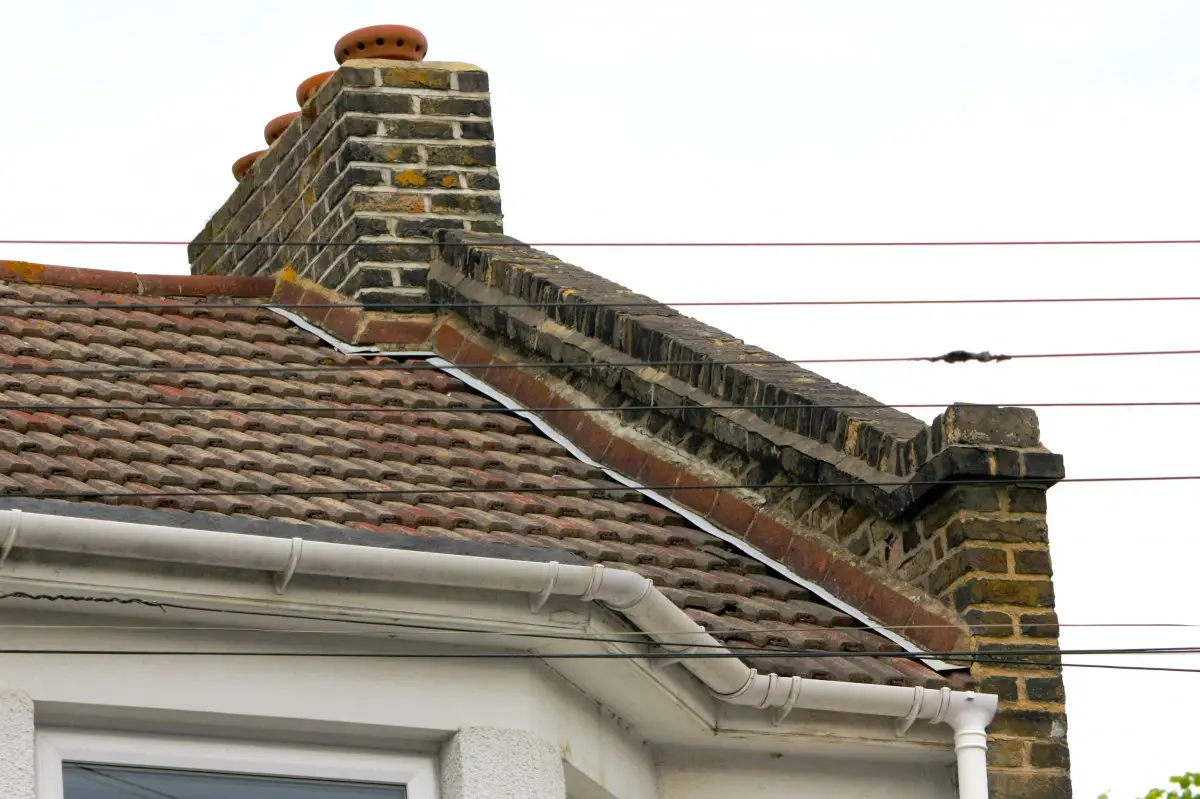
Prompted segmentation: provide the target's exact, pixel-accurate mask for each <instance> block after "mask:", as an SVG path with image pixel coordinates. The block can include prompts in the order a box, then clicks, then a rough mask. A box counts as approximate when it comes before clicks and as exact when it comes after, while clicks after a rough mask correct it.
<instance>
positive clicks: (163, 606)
mask: <svg viewBox="0 0 1200 799" xmlns="http://www.w3.org/2000/svg"><path fill="white" fill-rule="evenodd" d="M0 599H27V600H42V601H51V602H57V601H66V602H84V603H87V602H97V603H105V604H109V603H111V604H122V605H143V606H146V607H149V608H155V609H158V610H162V611H164V612H166V611H167V610H168V609H172V610H187V611H202V612H205V613H216V614H221V615H236V616H260V617H269V618H281V619H293V620H295V619H299V620H308V621H323V622H337V623H343V624H352V625H354V626H357V627H363V626H366V627H384V628H400V629H408V630H413V631H416V632H420V633H422V634H425V633H430V632H436V633H440V634H446V633H460V634H463V635H478V634H488V635H497V636H507V637H512V638H524V639H544V640H577V641H587V642H591V643H622V644H623V643H648V642H646V641H629V640H627V639H624V638H613V637H612V635H613V634H607V635H605V636H593V635H587V634H583V635H581V634H576V633H547V632H522V633H513V632H507V631H496V630H478V629H467V628H464V629H457V630H446V629H445V628H444V627H442V626H437V627H435V626H432V625H422V624H414V623H406V622H396V621H379V620H371V619H360V620H348V619H345V618H328V617H323V616H315V615H309V614H298V613H282V612H279V611H256V610H246V609H232V608H207V607H202V606H198V605H186V604H180V603H173V602H159V601H156V600H147V599H141V598H136V597H91V596H72V595H62V594H29V593H26V592H23V591H14V592H10V593H5V594H0ZM45 626H46V627H47V628H50V627H52V625H45ZM912 626H927V625H912ZM1061 626H1083V627H1088V626H1107V625H1061ZM1112 626H1121V627H1123V626H1128V625H1124V624H1118V625H1112ZM1132 626H1136V627H1145V626H1158V625H1139V624H1135V625H1132ZM1167 626H1188V627H1194V626H1200V625H1167ZM189 629H193V630H195V628H189ZM220 629H222V630H225V631H230V630H237V629H239V628H220ZM798 629H801V630H802V631H803V630H812V631H819V630H846V629H849V630H858V631H862V632H866V631H868V628H864V627H836V626H834V627H821V626H818V625H814V626H813V627H811V628H798ZM889 629H901V628H900V627H896V628H889ZM786 631H788V630H787V628H783V629H781V628H774V629H771V628H761V629H758V630H750V631H747V630H707V631H706V632H707V633H708V634H709V635H711V636H714V637H720V636H730V637H745V636H747V635H750V634H759V635H763V634H770V633H773V632H786ZM291 632H297V631H291ZM300 632H302V631H300ZM627 635H628V636H631V637H632V636H640V637H642V638H645V637H646V636H648V635H652V633H650V632H641V631H639V632H630V633H627ZM710 646H711V645H710ZM731 646H732V647H736V648H737V652H741V651H743V650H751V651H760V652H762V653H763V656H764V657H769V656H771V655H774V656H777V657H778V656H780V650H773V649H770V648H769V647H755V646H753V645H750V646H746V645H741V644H736V643H735V644H733V645H731ZM699 648H703V647H699ZM726 648H727V649H730V646H727V647H726ZM1182 649H1183V650H1184V651H1183V652H1180V651H1177V650H1178V648H1177V650H1173V651H1168V652H1162V654H1192V653H1193V652H1192V651H1191V650H1194V649H1196V648H1194V647H1184V648H1182ZM819 651H825V652H829V654H828V655H826V656H827V657H838V656H842V655H847V654H853V653H848V652H841V651H838V652H832V651H830V650H819ZM1036 651H1038V652H1039V653H1042V654H1053V655H1060V654H1061V653H1063V652H1064V651H1075V650H1058V651H1057V652H1056V651H1049V652H1047V650H1036ZM54 653H55V654H102V653H101V652H97V651H95V650H91V651H80V650H55V651H54ZM127 653H128V652H127V651H126V650H120V651H119V652H117V654H127ZM141 653H142V652H139V653H138V654H141ZM0 654H3V653H0ZM9 654H14V653H13V652H9ZM150 654H167V653H163V652H150ZM209 654H221V653H209ZM224 654H228V655H230V656H237V655H239V654H242V653H232V652H230V653H224ZM524 654H525V655H526V656H527V657H531V658H540V657H543V656H542V655H535V654H532V653H524ZM977 654H983V653H977ZM986 654H987V663H988V665H1008V666H1020V667H1029V666H1031V665H1037V664H1036V663H1030V662H1029V661H1028V660H1009V659H1006V657H1005V656H1006V655H1007V656H1012V655H1014V654H1016V653H1013V652H1003V651H999V652H988V653H986ZM730 655H731V656H739V655H737V653H736V652H734V651H733V650H732V649H730ZM331 656H332V655H331ZM662 656H663V655H659V657H662ZM784 656H786V651H785V652H784ZM896 656H897V657H903V658H905V659H920V658H922V657H926V658H929V657H939V653H921V652H916V653H914V652H909V653H896ZM433 657H437V655H434V656H433ZM614 657H616V655H614ZM623 657H626V658H629V659H636V658H640V657H643V656H642V655H636V654H630V655H624V656H623ZM1047 665H1050V664H1047ZM1053 666H1054V667H1059V666H1061V667H1064V668H1097V669H1119V670H1129V671H1161V672H1185V673H1200V669H1189V668H1176V667H1167V666H1122V665H1113V664H1106V663H1061V662H1060V663H1057V664H1053Z"/></svg>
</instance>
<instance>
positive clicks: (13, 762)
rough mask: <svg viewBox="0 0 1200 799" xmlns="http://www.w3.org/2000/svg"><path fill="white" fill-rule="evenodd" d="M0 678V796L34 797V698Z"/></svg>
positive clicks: (16, 798)
mask: <svg viewBox="0 0 1200 799" xmlns="http://www.w3.org/2000/svg"><path fill="white" fill-rule="evenodd" d="M2 686H3V683H2V682H0V796H3V797H4V799H33V759H34V754H33V740H34V737H33V700H32V699H30V698H29V696H28V695H26V694H23V693H20V692H19V691H11V690H4V688H3V687H2Z"/></svg>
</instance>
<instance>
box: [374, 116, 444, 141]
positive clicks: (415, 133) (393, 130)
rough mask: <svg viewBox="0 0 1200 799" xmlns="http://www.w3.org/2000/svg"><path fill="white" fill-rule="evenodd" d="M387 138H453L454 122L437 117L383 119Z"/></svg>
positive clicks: (384, 132) (384, 133)
mask: <svg viewBox="0 0 1200 799" xmlns="http://www.w3.org/2000/svg"><path fill="white" fill-rule="evenodd" d="M381 121H382V122H383V135H384V136H385V137H386V138H389V139H453V138H454V123H453V122H446V121H444V120H439V119H383V120H381Z"/></svg>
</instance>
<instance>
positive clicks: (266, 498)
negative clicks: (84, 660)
mask: <svg viewBox="0 0 1200 799" xmlns="http://www.w3.org/2000/svg"><path fill="white" fill-rule="evenodd" d="M0 268H2V269H4V270H5V271H6V274H5V272H3V271H0V278H6V279H2V280H0V303H2V304H3V306H4V307H3V312H2V313H0V491H3V493H4V494H6V495H8V496H20V497H48V498H58V499H67V500H71V501H75V502H81V503H84V504H92V503H97V502H102V503H105V504H108V505H114V504H115V505H121V506H134V507H141V508H152V509H153V508H158V509H175V510H179V511H185V512H188V513H191V514H196V515H205V514H209V515H216V516H220V517H229V518H243V519H255V520H274V521H278V522H286V523H299V524H304V525H310V526H312V525H319V526H325V527H329V528H340V529H347V528H349V529H354V530H357V531H360V532H362V533H368V534H370V535H371V536H378V537H379V539H378V540H380V541H385V540H386V539H385V538H383V537H385V536H398V535H400V536H410V537H416V538H427V539H436V540H439V541H446V540H452V541H453V540H457V541H464V542H485V543H491V544H494V545H504V546H511V547H520V548H524V549H526V550H538V551H540V550H546V549H555V550H566V551H569V552H571V553H574V554H575V555H576V556H578V557H579V558H581V559H583V560H585V561H587V562H590V563H600V564H603V565H605V566H608V567H614V568H621V569H627V570H632V571H635V572H638V573H639V574H642V575H644V576H646V577H648V578H650V579H651V580H653V581H654V583H655V585H656V586H658V587H659V589H660V590H662V591H663V592H664V593H665V594H666V595H667V596H668V597H670V598H671V599H672V600H673V601H674V602H675V603H676V604H678V605H679V606H681V607H683V608H684V609H685V610H686V611H687V613H688V614H689V615H690V616H691V617H692V618H693V619H694V620H695V621H697V622H698V623H700V624H701V625H703V626H704V627H706V628H708V629H709V630H711V631H714V632H724V633H731V632H732V633H733V634H732V635H729V634H727V635H724V636H723V637H724V638H725V640H728V641H729V642H730V643H731V644H737V643H751V644H755V645H771V646H781V647H787V648H793V649H814V650H822V651H829V652H839V651H840V652H853V651H864V650H865V651H897V650H898V647H897V646H896V645H895V644H893V643H892V642H891V641H889V640H887V639H885V638H884V637H882V636H880V635H879V634H877V633H875V632H873V631H871V630H869V629H867V628H865V627H864V625H863V624H862V623H861V622H859V621H856V620H855V619H854V618H852V617H851V616H850V615H847V614H846V613H844V612H841V611H839V610H837V609H836V608H834V607H833V606H831V605H830V604H828V603H826V602H824V601H822V600H821V599H820V598H819V597H817V596H815V595H814V594H813V593H812V592H810V591H809V590H807V589H806V588H804V587H802V586H801V585H798V584H796V583H795V582H794V581H790V580H787V579H783V578H782V577H781V576H778V575H774V574H772V573H770V571H769V569H768V567H767V566H766V565H764V563H763V562H761V561H759V560H756V559H754V558H751V557H747V556H746V555H745V554H743V553H742V552H740V551H739V550H737V549H735V548H734V547H733V546H732V545H730V544H729V543H726V542H725V541H724V540H722V539H719V538H717V537H715V536H713V535H711V534H710V533H707V532H704V531H703V530H701V529H699V528H697V527H696V526H694V525H692V524H690V523H689V522H688V521H687V520H686V519H685V518H684V517H683V516H681V515H680V514H678V513H676V512H674V511H673V510H671V509H670V508H669V507H663V506H661V505H659V504H656V503H654V502H651V501H650V500H648V499H647V498H646V497H645V496H643V495H642V494H640V493H638V492H637V491H635V490H632V489H626V488H625V487H623V486H621V485H619V484H618V483H616V482H614V481H613V480H611V479H610V478H609V476H608V475H606V474H605V473H604V472H603V471H602V470H600V469H598V468H597V467H595V466H593V465H590V464H588V463H585V462H583V461H581V460H579V459H578V458H576V457H575V456H574V455H572V454H571V452H569V451H568V450H567V449H566V448H564V447H563V446H562V445H561V444H560V443H558V442H556V441H555V440H553V439H551V438H549V437H548V436H546V435H544V434H543V433H542V432H541V431H540V430H539V429H538V428H537V427H535V426H534V425H533V424H531V423H530V422H529V421H526V420H525V419H523V418H520V417H518V416H516V415H514V414H513V413H511V412H509V411H507V410H506V409H505V408H503V406H501V405H499V404H498V403H497V402H496V401H495V400H494V399H492V398H491V397H489V396H487V395H486V394H484V393H481V392H479V391H476V390H474V389H473V388H472V387H471V386H469V385H467V384H465V383H463V382H462V381H460V380H458V379H457V378H456V377H454V376H453V375H451V374H448V373H447V372H445V371H442V370H440V369H438V368H435V367H434V366H432V365H430V364H428V363H426V362H425V361H423V360H419V359H411V358H410V359H406V358H404V357H403V356H395V357H378V356H362V355H346V354H342V353H341V352H339V351H337V350H335V349H334V348H333V347H332V346H330V345H329V344H328V343H326V342H325V341H323V340H321V339H320V338H318V337H317V336H316V335H313V334H312V333H310V332H307V331H306V330H304V329H302V328H301V327H298V326H296V325H295V324H293V323H292V322H291V321H289V320H288V319H287V318H285V317H284V316H282V315H280V314H278V313H275V312H272V311H271V310H268V309H267V308H265V307H263V306H262V305H261V303H262V302H264V301H265V298H266V295H268V294H269V293H270V286H271V281H270V280H268V279H265V278H264V279H252V278H210V277H205V278H187V277H170V278H168V277H165V276H132V275H125V274H123V273H108V272H96V271H94V270H71V269H66V268H62V267H44V268H42V267H34V266H33V265H19V264H18V265H14V264H12V263H11V262H4V263H0ZM30 281H33V282H30ZM50 283H57V284H59V285H50ZM104 288H111V289H113V290H100V289H104ZM167 292H169V293H170V296H167V294H166V293H167ZM196 297H201V299H200V300H199V301H198V300H197V299H195V298H196ZM222 297H223V299H220V300H219V301H217V298H222ZM230 297H233V298H234V299H233V300H230ZM148 298H149V299H148ZM97 304H117V305H124V306H127V307H126V308H99V307H95V306H96V305H97ZM128 306H141V307H128ZM400 365H402V368H396V367H397V366H400ZM373 366H377V367H379V368H377V369H376V368H371V367H373ZM323 367H337V368H323ZM340 367H352V368H340ZM231 369H232V370H234V371H229V370H231ZM21 370H40V371H43V372H45V371H47V370H50V371H53V372H54V373H51V374H47V373H43V374H30V373H24V374H22V373H20V371H21ZM210 370H211V371H210ZM238 370H246V371H238ZM92 373H94V374H92ZM143 405H152V406H154V408H153V409H146V408H143V407H134V406H143ZM42 406H86V407H87V408H88V409H89V410H86V411H83V410H71V409H62V408H58V409H50V408H44V407H42ZM253 406H257V407H265V408H272V410H257V411H248V410H245V409H246V408H248V407H253ZM122 407H125V408H127V409H126V410H121V408H122ZM92 409H97V410H92ZM99 409H103V410H99ZM581 487H584V488H587V487H607V488H612V489H617V490H615V491H612V492H609V493H608V494H607V497H599V496H595V495H593V496H586V495H584V494H581V493H580V492H579V491H577V490H573V489H579V488H581ZM456 489H461V490H456ZM478 489H484V490H482V491H481V490H478ZM529 489H533V490H529ZM384 491H388V492H398V491H403V492H411V493H404V494H396V493H392V494H389V495H387V496H381V495H380V494H378V493H374V492H384ZM359 539H360V540H362V536H359ZM368 540H369V539H368ZM754 665H755V666H756V667H757V668H759V669H760V670H769V671H775V672H778V673H781V674H788V675H793V674H794V675H799V676H804V677H815V678H827V679H837V680H851V681H860V682H875V683H890V684H920V685H927V686H937V685H944V684H945V680H944V678H942V677H941V676H939V675H938V674H937V673H936V672H934V671H932V670H930V669H929V668H927V667H926V666H924V665H923V664H921V663H919V662H917V661H914V660H910V659H906V658H882V659H878V658H838V657H819V658H801V657H782V656H781V657H779V658H772V659H761V658H760V659H756V660H755V663H754Z"/></svg>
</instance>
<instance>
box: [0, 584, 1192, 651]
mask: <svg viewBox="0 0 1200 799" xmlns="http://www.w3.org/2000/svg"><path fill="white" fill-rule="evenodd" d="M4 599H24V600H30V601H41V602H78V603H97V604H113V605H137V606H141V607H146V608H151V609H155V610H160V611H162V612H163V613H167V612H168V611H170V610H182V611H188V612H200V613H214V614H219V615H230V616H255V617H263V618H280V619H293V620H300V621H320V622H337V623H346V624H355V625H358V626H369V627H382V628H386V629H403V630H415V631H419V632H422V633H439V634H470V635H503V636H512V635H519V636H521V637H525V638H551V639H562V640H586V641H595V640H603V641H608V642H611V643H620V642H622V641H624V640H625V639H622V638H619V637H616V636H621V635H624V636H626V637H634V636H645V635H656V634H658V635H668V634H674V633H673V632H664V633H655V632H652V631H643V630H638V631H630V632H626V633H616V632H613V633H608V634H607V635H608V636H609V637H608V638H603V639H597V638H594V637H591V636H582V637H580V636H576V635H571V634H569V633H509V632H499V631H496V630H482V629H478V628H454V629H447V628H445V627H444V626H435V625H430V624H416V623H412V622H398V621H374V620H369V619H367V620H362V619H360V620H354V621H349V620H347V619H344V618H331V617H328V616H317V615H311V614H303V613H280V612H278V611H267V610H246V609H238V610H234V609H232V608H210V607H204V606H202V605H189V604H183V603H179V602H160V601H157V600H152V599H141V598H136V597H95V596H78V595H71V594H30V593H28V592H25V591H12V592H8V593H0V600H4ZM42 626H45V625H20V624H0V629H5V628H20V627H42ZM55 626H56V627H61V626H62V625H55ZM82 626H103V627H113V625H82ZM962 626H969V627H971V628H973V629H980V628H986V627H1000V628H1007V629H1011V628H1012V625H1011V624H984V623H975V624H970V625H966V623H965V622H964V623H963V625H958V624H951V623H947V624H896V625H883V624H876V625H874V626H872V627H866V626H863V625H858V626H847V625H836V624H833V625H824V624H816V623H813V624H806V625H799V626H794V627H786V626H784V627H770V628H762V630H760V631H759V632H764V633H782V632H820V631H823V630H842V631H858V632H868V633H869V632H872V631H873V630H922V629H939V630H940V629H945V628H947V627H952V628H959V629H961V627H962ZM1021 627H1055V628H1058V627H1073V628H1106V629H1112V628H1180V629H1193V628H1200V624H1189V623H1181V622H1154V623H1149V622H1115V623H1084V624H1063V623H1059V622H1021ZM121 629H124V628H123V627H121ZM153 629H161V627H158V626H156V627H154V628H153ZM181 629H184V628H181ZM186 629H196V628H195V627H188V628H186ZM214 629H218V628H214ZM219 629H229V628H224V627H222V628H219ZM263 632H267V630H263ZM707 632H708V634H709V635H712V636H714V637H717V636H722V635H727V636H731V637H737V636H739V635H746V634H747V631H745V630H708V631H707Z"/></svg>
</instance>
